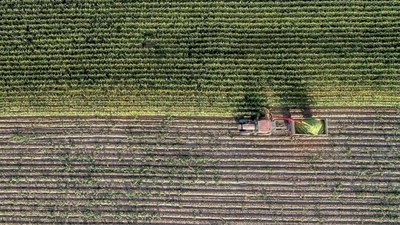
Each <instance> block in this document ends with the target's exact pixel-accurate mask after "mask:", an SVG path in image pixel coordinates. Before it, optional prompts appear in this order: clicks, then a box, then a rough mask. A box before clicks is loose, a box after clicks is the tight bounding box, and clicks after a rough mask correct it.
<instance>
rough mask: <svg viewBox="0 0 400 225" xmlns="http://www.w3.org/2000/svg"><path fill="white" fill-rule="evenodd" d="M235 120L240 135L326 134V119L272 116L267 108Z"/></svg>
mask: <svg viewBox="0 0 400 225" xmlns="http://www.w3.org/2000/svg"><path fill="white" fill-rule="evenodd" d="M237 122H238V129H239V131H240V134H241V135H258V136H268V135H274V136H275V135H290V136H291V135H328V120H327V119H318V118H291V117H273V116H272V114H271V113H270V112H269V110H264V111H262V112H261V113H260V114H259V115H257V116H252V117H241V118H238V119H237Z"/></svg>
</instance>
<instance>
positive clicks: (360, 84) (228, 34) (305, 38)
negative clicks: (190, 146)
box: [0, 0, 400, 116]
mask: <svg viewBox="0 0 400 225" xmlns="http://www.w3.org/2000/svg"><path fill="white" fill-rule="evenodd" d="M399 12H400V1H398V0H390V1H362V0H343V1H341V0H328V1H176V0H175V1H174V0H168V1H164V0H158V1H133V0H63V1H61V0H3V1H1V2H0V18H1V19H0V115H3V116H7V115H77V114H79V115H82V114H85V115H94V114H97V115H143V114H171V115H225V116H228V115H232V114H234V113H238V112H247V111H249V110H252V109H253V108H259V107H260V106H274V107H277V106H281V105H288V106H298V105H312V106H372V105H374V106H398V105H399V102H400V91H399V90H400V79H399V72H400V63H399V57H400V51H399V47H400V20H399V18H400V14H399Z"/></svg>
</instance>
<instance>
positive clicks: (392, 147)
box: [0, 107, 400, 224]
mask: <svg viewBox="0 0 400 225" xmlns="http://www.w3.org/2000/svg"><path fill="white" fill-rule="evenodd" d="M274 113H275V114H278V110H275V111H274ZM313 113H314V115H315V116H316V117H322V118H323V117H326V118H328V119H329V124H330V127H329V129H330V130H329V132H330V135H329V136H318V137H289V136H271V137H247V136H246V137H244V136H239V134H238V131H237V128H236V122H235V121H234V119H233V118H231V117H150V116H148V117H145V116H142V117H1V118H0V137H1V140H0V174H1V177H0V223H2V224H13V223H14V224H68V223H70V224H78V223H82V224H124V223H126V224H128V223H129V224H146V223H152V224H321V223H326V224H380V223H382V224H383V223H385V224H390V223H392V224H396V223H399V222H400V208H399V207H400V206H399V205H400V172H399V171H400V151H399V149H400V148H399V147H400V123H399V121H400V112H399V111H398V109H396V108H392V107H368V108H367V107H365V108H361V107H350V108H343V107H338V108H321V107H320V108H316V109H314V110H313ZM296 115H299V112H296V111H295V112H294V113H293V116H296Z"/></svg>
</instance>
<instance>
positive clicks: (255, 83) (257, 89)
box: [234, 80, 269, 119]
mask: <svg viewBox="0 0 400 225" xmlns="http://www.w3.org/2000/svg"><path fill="white" fill-rule="evenodd" d="M242 90H243V91H242V95H239V96H235V97H236V98H235V99H236V101H234V104H235V111H234V115H235V117H236V119H238V118H243V117H246V116H250V117H251V118H253V119H254V118H258V117H260V116H263V109H264V108H269V105H268V101H267V95H266V94H265V84H264V82H262V81H260V80H251V81H248V83H246V84H245V85H244V86H243V89H242Z"/></svg>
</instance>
